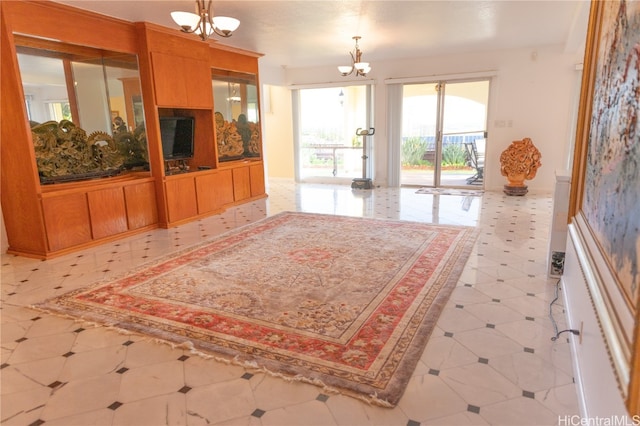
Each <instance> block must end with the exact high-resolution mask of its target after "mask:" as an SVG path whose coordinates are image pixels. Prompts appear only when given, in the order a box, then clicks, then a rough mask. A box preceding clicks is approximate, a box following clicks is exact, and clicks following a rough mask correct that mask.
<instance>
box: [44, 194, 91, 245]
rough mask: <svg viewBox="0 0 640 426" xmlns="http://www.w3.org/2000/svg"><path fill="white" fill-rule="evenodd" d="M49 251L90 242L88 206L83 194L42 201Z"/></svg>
mask: <svg viewBox="0 0 640 426" xmlns="http://www.w3.org/2000/svg"><path fill="white" fill-rule="evenodd" d="M42 208H43V210H44V221H45V226H46V228H47V242H48V243H49V250H50V251H56V250H62V249H65V248H67V247H72V246H75V245H79V244H83V243H87V242H89V241H91V222H90V220H89V205H88V204H87V197H86V194H84V193H73V194H67V195H64V196H59V197H51V198H44V199H43V200H42Z"/></svg>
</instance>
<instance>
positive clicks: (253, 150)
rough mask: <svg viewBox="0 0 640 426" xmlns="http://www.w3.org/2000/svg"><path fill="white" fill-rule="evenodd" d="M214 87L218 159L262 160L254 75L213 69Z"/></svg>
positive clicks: (256, 89)
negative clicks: (252, 158)
mask: <svg viewBox="0 0 640 426" xmlns="http://www.w3.org/2000/svg"><path fill="white" fill-rule="evenodd" d="M212 86H213V104H214V110H215V120H216V141H217V145H218V158H219V160H220V161H231V160H239V159H242V158H251V157H260V117H259V113H258V88H257V85H256V77H255V75H252V74H243V73H237V72H231V71H225V70H214V71H213V73H212Z"/></svg>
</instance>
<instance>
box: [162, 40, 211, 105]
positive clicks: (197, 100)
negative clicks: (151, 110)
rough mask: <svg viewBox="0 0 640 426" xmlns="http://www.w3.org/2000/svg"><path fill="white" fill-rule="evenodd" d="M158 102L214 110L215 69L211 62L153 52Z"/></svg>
mask: <svg viewBox="0 0 640 426" xmlns="http://www.w3.org/2000/svg"><path fill="white" fill-rule="evenodd" d="M151 61H152V64H153V82H154V87H155V89H156V103H157V105H162V106H176V107H187V108H212V107H213V94H212V91H211V67H209V64H208V62H207V61H203V60H200V59H195V58H185V57H181V56H175V55H170V54H167V53H161V52H151Z"/></svg>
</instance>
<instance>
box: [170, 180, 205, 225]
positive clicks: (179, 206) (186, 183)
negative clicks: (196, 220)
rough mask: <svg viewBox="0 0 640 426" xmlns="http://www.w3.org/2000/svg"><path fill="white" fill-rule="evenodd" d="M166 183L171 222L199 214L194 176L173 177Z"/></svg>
mask: <svg viewBox="0 0 640 426" xmlns="http://www.w3.org/2000/svg"><path fill="white" fill-rule="evenodd" d="M165 185H166V186H165V187H166V190H167V210H168V211H169V222H177V221H179V220H184V219H188V218H190V217H194V216H197V215H198V201H197V198H196V185H195V179H194V178H193V176H185V177H183V178H180V179H171V180H168V181H167V182H166V183H165Z"/></svg>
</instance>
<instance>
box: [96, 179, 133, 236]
mask: <svg viewBox="0 0 640 426" xmlns="http://www.w3.org/2000/svg"><path fill="white" fill-rule="evenodd" d="M87 201H88V202H89V215H90V217H91V231H92V233H93V238H94V239H100V238H104V237H109V236H111V235H115V234H120V233H123V232H126V231H127V209H126V207H125V204H124V192H123V191H122V187H116V188H107V189H101V190H99V191H91V192H88V193H87Z"/></svg>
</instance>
